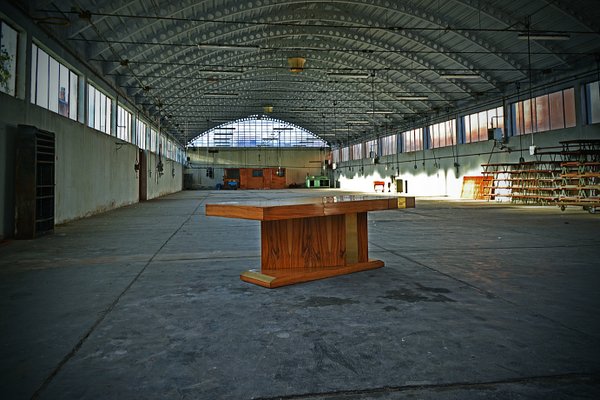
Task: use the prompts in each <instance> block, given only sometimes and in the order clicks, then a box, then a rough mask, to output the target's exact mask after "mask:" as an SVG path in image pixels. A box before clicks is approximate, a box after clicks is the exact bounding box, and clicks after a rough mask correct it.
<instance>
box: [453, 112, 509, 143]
mask: <svg viewBox="0 0 600 400" xmlns="http://www.w3.org/2000/svg"><path fill="white" fill-rule="evenodd" d="M463 121H464V127H465V143H474V142H480V141H482V140H488V129H489V128H501V129H504V109H503V108H502V107H497V108H492V109H489V110H486V111H480V112H478V113H474V114H470V115H466V116H464V117H463Z"/></svg>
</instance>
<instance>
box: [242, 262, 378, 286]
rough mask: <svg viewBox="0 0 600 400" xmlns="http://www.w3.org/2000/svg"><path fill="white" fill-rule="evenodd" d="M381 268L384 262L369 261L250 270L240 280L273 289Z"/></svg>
mask: <svg viewBox="0 0 600 400" xmlns="http://www.w3.org/2000/svg"><path fill="white" fill-rule="evenodd" d="M381 267H383V261H381V260H369V261H366V262H359V263H355V264H350V265H343V266H337V267H322V268H306V269H278V270H262V271H260V272H259V271H255V270H250V271H246V272H244V273H242V274H241V275H240V279H241V280H243V281H244V282H248V283H253V284H255V285H259V286H263V287H266V288H269V289H273V288H276V287H280V286H288V285H293V284H295V283H302V282H309V281H314V280H318V279H324V278H330V277H332V276H338V275H345V274H351V273H353V272H360V271H368V270H371V269H377V268H381Z"/></svg>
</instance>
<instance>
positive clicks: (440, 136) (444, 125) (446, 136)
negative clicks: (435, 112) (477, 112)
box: [429, 119, 456, 149]
mask: <svg viewBox="0 0 600 400" xmlns="http://www.w3.org/2000/svg"><path fill="white" fill-rule="evenodd" d="M455 127H456V120H455V119H451V120H449V121H445V122H440V123H438V124H433V125H430V126H429V138H430V140H429V145H430V148H431V149H437V148H438V147H445V146H452V145H453V144H454V143H456V136H455V132H456V128H455Z"/></svg>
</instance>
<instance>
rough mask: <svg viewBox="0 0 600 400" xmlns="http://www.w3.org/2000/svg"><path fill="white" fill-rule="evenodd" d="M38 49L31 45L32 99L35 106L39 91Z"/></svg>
mask: <svg viewBox="0 0 600 400" xmlns="http://www.w3.org/2000/svg"><path fill="white" fill-rule="evenodd" d="M37 54H38V48H37V46H36V45H35V44H32V45H31V99H30V101H31V102H32V103H33V104H35V100H36V91H37V65H38V57H37Z"/></svg>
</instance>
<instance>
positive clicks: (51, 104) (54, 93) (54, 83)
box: [48, 57, 59, 113]
mask: <svg viewBox="0 0 600 400" xmlns="http://www.w3.org/2000/svg"><path fill="white" fill-rule="evenodd" d="M58 96H59V92H58V61H56V60H55V59H54V58H52V57H50V78H49V81H48V109H49V110H50V111H54V112H55V113H57V112H58Z"/></svg>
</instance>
